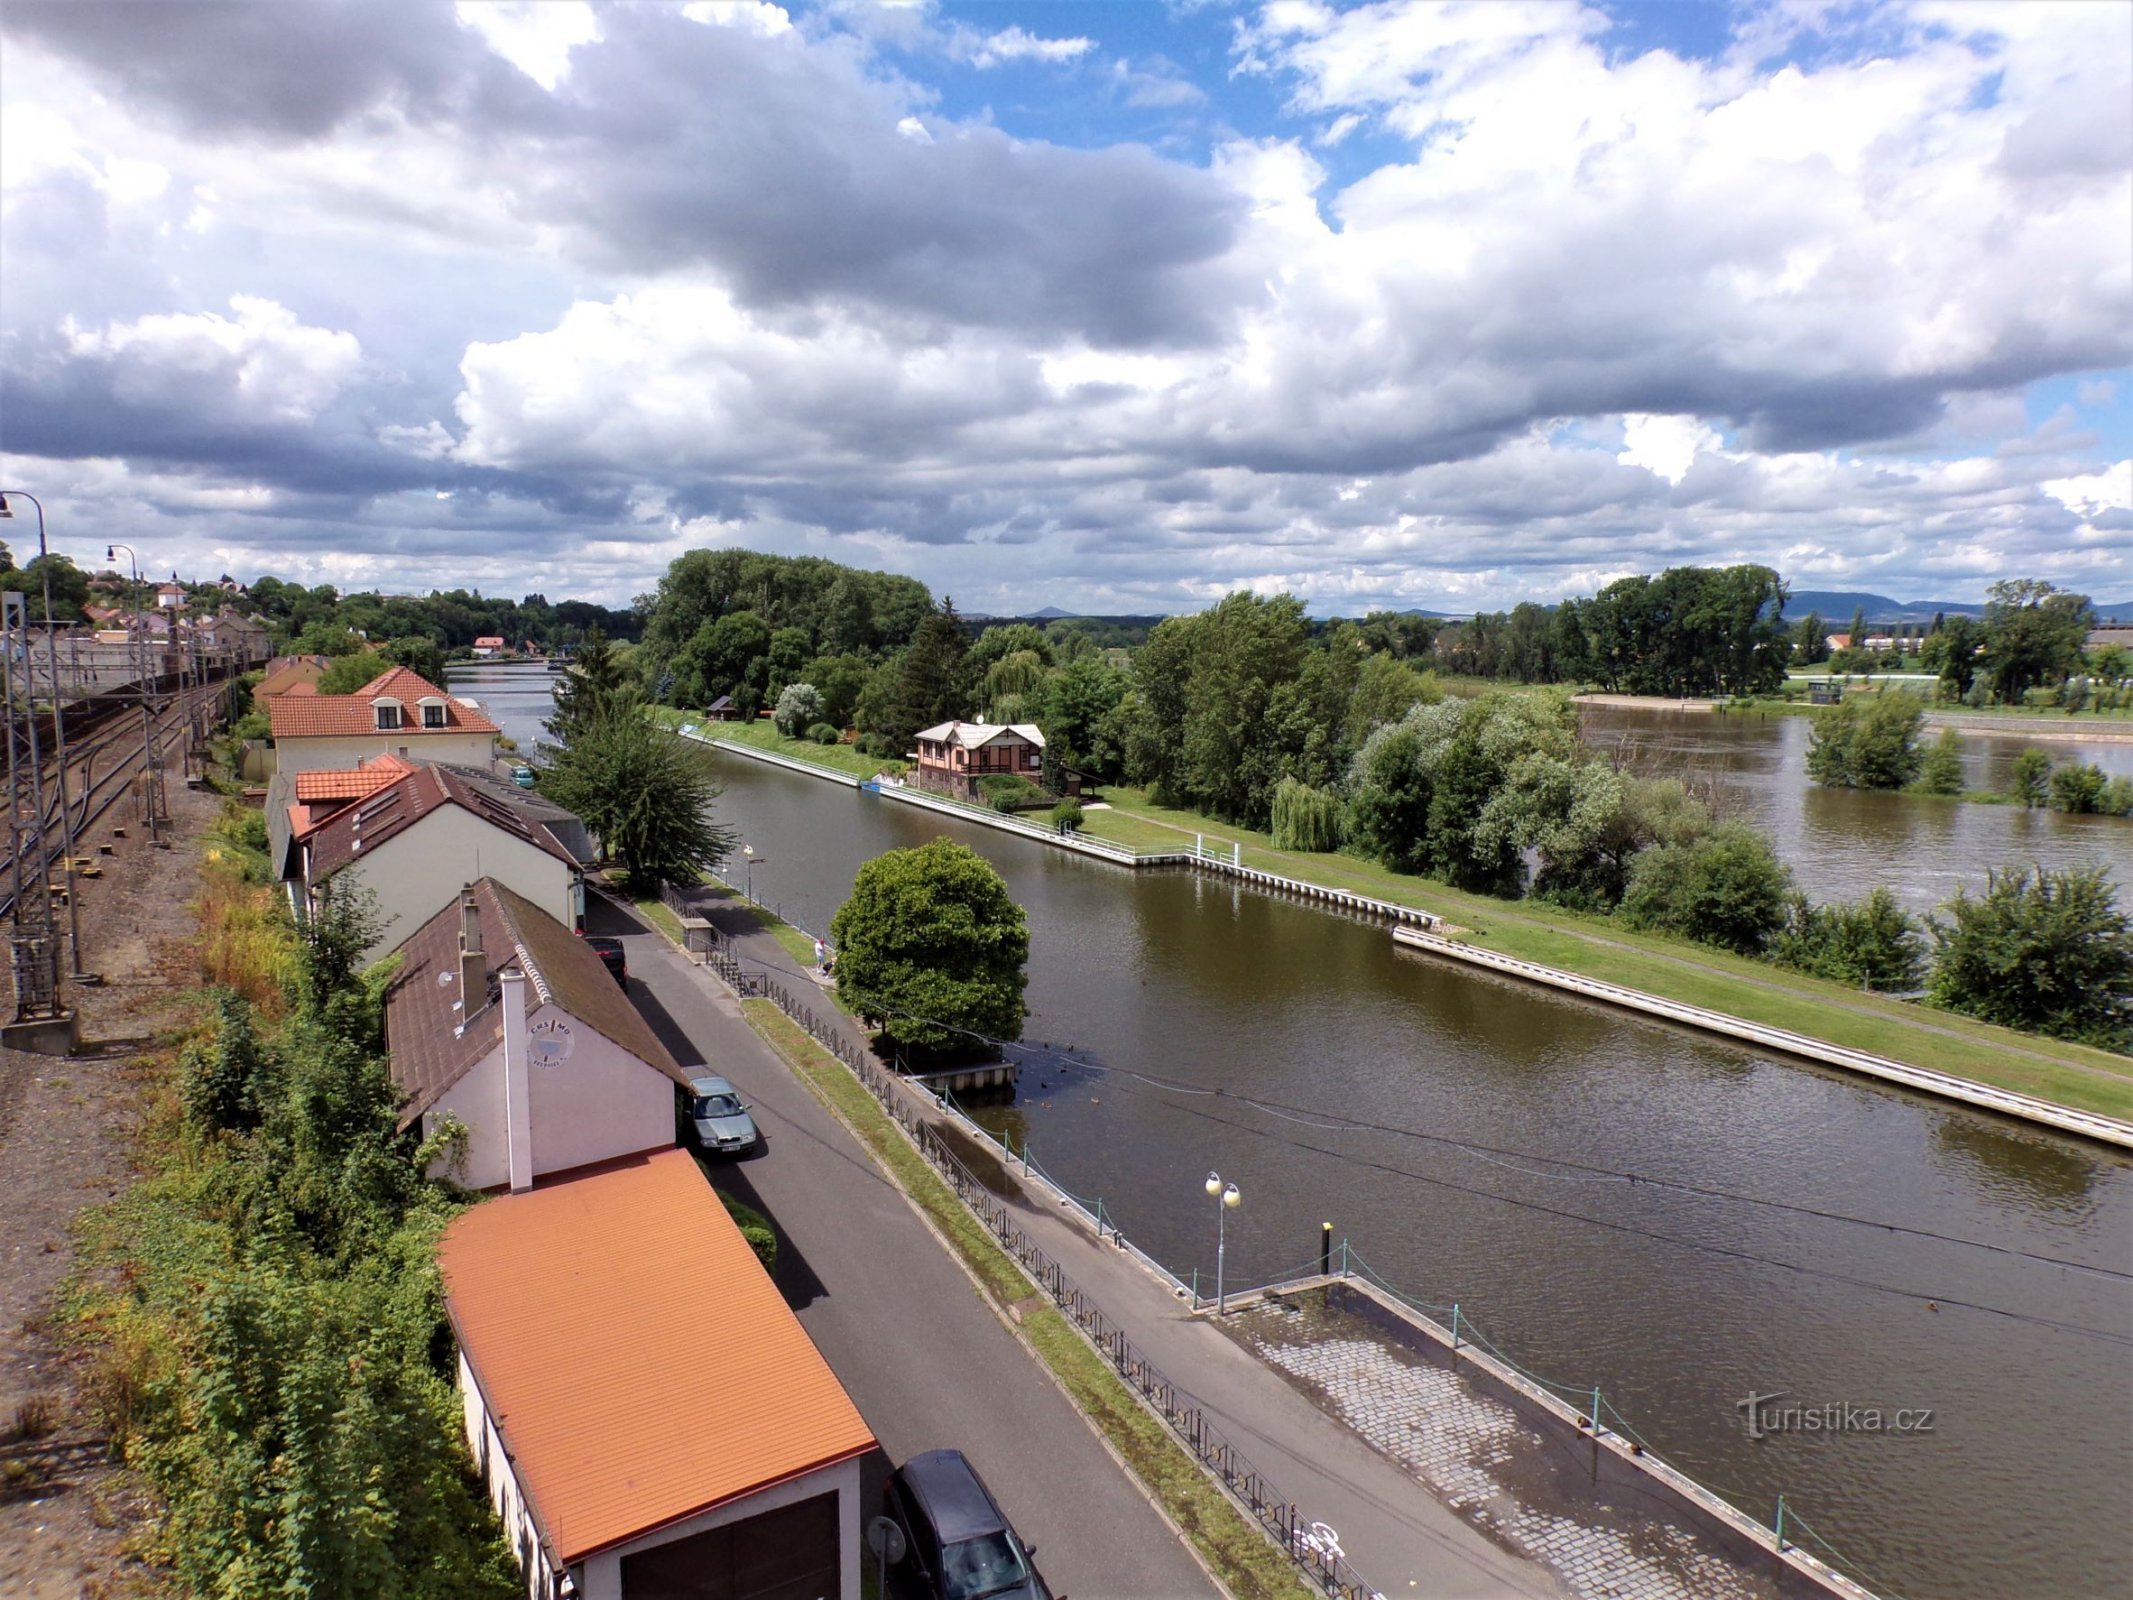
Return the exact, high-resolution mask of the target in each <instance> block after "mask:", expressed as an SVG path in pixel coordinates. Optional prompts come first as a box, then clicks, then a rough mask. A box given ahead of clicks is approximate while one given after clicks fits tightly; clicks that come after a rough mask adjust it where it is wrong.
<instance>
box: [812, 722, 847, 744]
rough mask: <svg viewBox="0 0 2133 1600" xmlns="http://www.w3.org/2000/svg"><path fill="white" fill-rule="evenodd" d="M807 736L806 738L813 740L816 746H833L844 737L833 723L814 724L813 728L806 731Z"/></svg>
mask: <svg viewBox="0 0 2133 1600" xmlns="http://www.w3.org/2000/svg"><path fill="white" fill-rule="evenodd" d="M807 736H808V738H810V739H812V740H814V742H815V743H816V744H835V743H836V742H837V741H838V740H839V739H842V738H843V737H844V735H843V734H842V733H840V732H839V731H838V729H837V724H836V723H834V722H818V723H816V724H815V725H814V726H813V727H811V728H809V729H808V730H807Z"/></svg>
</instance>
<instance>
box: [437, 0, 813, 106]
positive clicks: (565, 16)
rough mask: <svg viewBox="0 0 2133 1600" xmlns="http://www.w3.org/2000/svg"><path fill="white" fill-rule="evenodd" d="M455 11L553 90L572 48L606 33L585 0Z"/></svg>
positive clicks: (462, 4) (462, 1)
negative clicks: (602, 31) (601, 31)
mask: <svg viewBox="0 0 2133 1600" xmlns="http://www.w3.org/2000/svg"><path fill="white" fill-rule="evenodd" d="M771 9H773V10H774V9H776V8H775V7H773V8H771ZM453 15H454V16H456V17H457V18H458V19H459V24H460V26H461V27H464V28H471V29H473V30H474V31H475V32H476V33H478V34H480V35H481V36H482V38H483V39H484V40H485V41H486V42H487V43H488V46H489V48H490V49H492V50H494V51H495V52H496V53H497V54H498V55H500V56H502V57H503V58H504V59H505V60H506V61H508V62H510V63H511V64H512V65H513V66H514V67H517V68H518V69H519V71H521V72H523V73H525V75H526V76H527V77H529V78H531V79H532V80H533V81H534V82H535V83H537V84H539V85H540V86H541V87H542V88H543V89H549V90H553V89H554V88H555V86H556V85H557V84H559V83H561V82H562V81H563V80H564V79H565V78H566V77H568V76H569V75H570V53H571V51H572V50H573V49H575V48H576V47H577V46H579V45H581V44H590V43H592V42H593V41H594V40H596V39H598V38H599V37H600V18H599V15H598V14H597V13H596V12H595V11H594V10H593V8H592V7H591V6H590V5H587V4H586V3H585V0H458V3H457V4H456V5H455V6H454V7H453Z"/></svg>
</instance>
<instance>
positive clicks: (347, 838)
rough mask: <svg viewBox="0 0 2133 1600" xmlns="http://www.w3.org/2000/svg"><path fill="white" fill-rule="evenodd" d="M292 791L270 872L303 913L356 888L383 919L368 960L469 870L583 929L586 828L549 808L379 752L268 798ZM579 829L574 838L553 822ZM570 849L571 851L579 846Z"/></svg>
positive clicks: (279, 785)
mask: <svg viewBox="0 0 2133 1600" xmlns="http://www.w3.org/2000/svg"><path fill="white" fill-rule="evenodd" d="M292 788H293V790H294V793H295V797H296V798H295V799H294V800H293V801H290V802H289V803H288V804H287V805H286V806H285V808H284V810H285V814H286V816H287V824H286V827H285V828H277V827H276V826H274V824H273V822H272V821H271V820H270V823H269V827H268V837H269V840H270V842H271V841H273V840H276V839H282V840H285V841H286V842H285V843H284V844H282V845H281V846H280V852H279V859H278V861H277V867H278V869H279V870H280V871H281V872H282V874H283V875H284V877H285V878H286V879H287V881H288V884H289V897H290V903H291V905H292V906H293V907H294V908H295V909H296V911H297V912H298V913H299V914H301V915H304V916H310V915H312V914H314V913H316V912H317V911H318V909H319V908H320V907H321V906H322V905H324V904H325V902H326V900H327V898H328V897H329V896H331V895H335V894H340V893H343V892H345V890H346V889H348V888H351V887H360V888H361V889H363V890H364V891H366V893H367V894H368V896H369V898H370V900H371V903H372V906H373V908H374V910H375V912H376V915H377V918H378V927H377V934H376V938H375V939H374V940H373V941H372V943H371V945H370V946H369V948H368V949H367V950H366V951H365V952H364V959H366V960H375V959H376V958H377V957H379V956H382V955H384V954H385V953H386V952H387V951H389V950H391V949H392V948H393V947H394V946H395V945H397V944H399V943H400V942H401V940H403V939H405V938H407V936H408V935H409V934H410V933H412V932H413V931H414V930H415V929H416V928H418V927H420V926H421V925H422V924H423V922H425V921H426V920H428V918H430V917H431V916H432V915H434V914H435V913H436V912H437V911H438V910H439V909H440V908H441V907H443V906H444V905H445V904H446V903H447V902H448V901H449V900H450V899H451V897H452V894H453V890H454V886H455V885H457V884H458V883H460V882H462V881H464V879H465V877H466V874H467V871H468V870H469V868H472V869H474V870H477V871H479V872H481V873H483V874H484V875H486V876H488V877H490V878H493V879H495V880H496V881H497V882H499V883H501V884H503V885H505V886H507V887H508V888H509V889H511V890H512V891H513V892H514V893H516V894H518V895H519V896H521V897H522V898H524V899H526V900H528V901H530V902H532V903H533V904H534V905H537V906H539V907H540V909H541V910H542V912H543V913H545V914H546V915H548V916H551V917H553V918H555V919H556V921H558V922H559V923H561V924H562V925H563V926H564V927H565V928H578V927H582V926H583V925H584V922H585V870H584V869H585V865H586V856H585V854H584V853H583V852H586V851H588V850H589V849H590V839H589V836H587V835H586V834H585V832H584V827H583V824H579V823H577V819H576V818H575V817H572V816H571V815H570V813H569V812H566V811H563V810H562V808H561V807H559V806H556V805H554V804H553V803H552V802H546V801H537V800H533V799H532V798H531V797H529V798H528V799H527V800H521V799H520V798H519V796H518V795H517V794H516V792H515V791H512V790H510V789H509V788H507V787H506V786H504V785H502V784H494V783H490V782H487V781H485V780H484V778H483V776H482V775H481V774H479V773H477V772H474V771H472V770H467V771H462V770H459V769H455V768H452V767H443V766H428V765H409V764H404V763H402V762H400V760H399V758H398V757H396V756H385V757H381V758H379V759H378V760H377V761H374V762H372V763H370V764H369V765H368V766H365V767H359V768H357V769H355V770H354V771H352V772H320V771H312V772H299V773H277V774H275V777H274V783H273V785H272V787H271V788H270V791H269V792H270V795H271V794H275V793H281V794H287V793H288V791H289V790H290V789H292ZM558 814H559V816H560V818H561V819H567V821H568V822H569V823H572V824H577V826H576V833H575V837H573V833H572V831H571V829H570V828H568V827H566V826H563V825H562V822H561V821H559V820H558ZM574 847H575V848H574Z"/></svg>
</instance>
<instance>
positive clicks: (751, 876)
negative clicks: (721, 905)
mask: <svg viewBox="0 0 2133 1600" xmlns="http://www.w3.org/2000/svg"><path fill="white" fill-rule="evenodd" d="M741 860H742V861H744V862H746V863H747V867H748V887H747V889H746V891H745V892H746V894H747V896H748V903H749V904H750V905H754V904H755V869H756V867H757V866H758V865H766V866H767V865H768V864H769V862H770V857H768V856H759V855H757V854H756V853H755V846H754V845H752V844H744V845H742V846H741Z"/></svg>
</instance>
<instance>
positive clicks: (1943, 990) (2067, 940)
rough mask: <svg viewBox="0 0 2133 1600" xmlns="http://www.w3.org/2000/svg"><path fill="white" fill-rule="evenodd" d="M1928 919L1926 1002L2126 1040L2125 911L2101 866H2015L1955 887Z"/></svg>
mask: <svg viewBox="0 0 2133 1600" xmlns="http://www.w3.org/2000/svg"><path fill="white" fill-rule="evenodd" d="M1941 910H1942V911H1943V912H1944V913H1946V916H1945V920H1943V919H1942V918H1935V919H1934V920H1933V922H1932V923H1931V928H1932V933H1933V943H1934V947H1935V960H1934V965H1933V979H1932V983H1931V985H1930V991H1929V992H1930V996H1931V998H1932V1001H1933V1003H1934V1004H1935V1005H1939V1006H1945V1007H1947V1008H1948V1009H1949V1010H1950V1011H1961V1012H1965V1013H1967V1014H1968V1015H1970V1016H1973V1017H1981V1018H1983V1019H1984V1020H1985V1021H1987V1022H1998V1023H2003V1024H2005V1025H2006V1026H2008V1027H2010V1028H2021V1029H2025V1030H2027V1031H2029V1032H2032V1033H2044V1034H2050V1035H2051V1036H2052V1037H2054V1038H2058V1039H2074V1040H2078V1041H2080V1042H2081V1043H2084V1044H2093V1045H2100V1046H2102V1047H2103V1048H2104V1049H2107V1050H2120V1051H2124V1050H2128V1049H2133V918H2129V917H2128V916H2127V915H2126V913H2124V912H2123V911H2121V910H2119V908H2118V890H2117V886H2116V885H2115V884H2113V883H2112V881H2111V879H2110V877H2109V875H2108V874H2107V873H2106V872H2105V871H2104V869H2103V868H2101V867H2091V868H2086V869H2077V870H2072V871H2063V872H2059V871H2049V870H2047V869H2045V868H2043V867H2035V868H2027V869H2023V868H2018V869H2016V870H2014V871H2011V872H1994V873H1990V874H1988V875H1987V877H1986V880H1985V892H1984V893H1983V894H1977V895H1973V894H1970V893H1968V892H1967V891H1962V890H1958V891H1957V892H1956V896H1955V898H1954V899H1953V900H1951V901H1949V902H1948V903H1947V904H1946V905H1945V906H1943V907H1942V908H1941Z"/></svg>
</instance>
